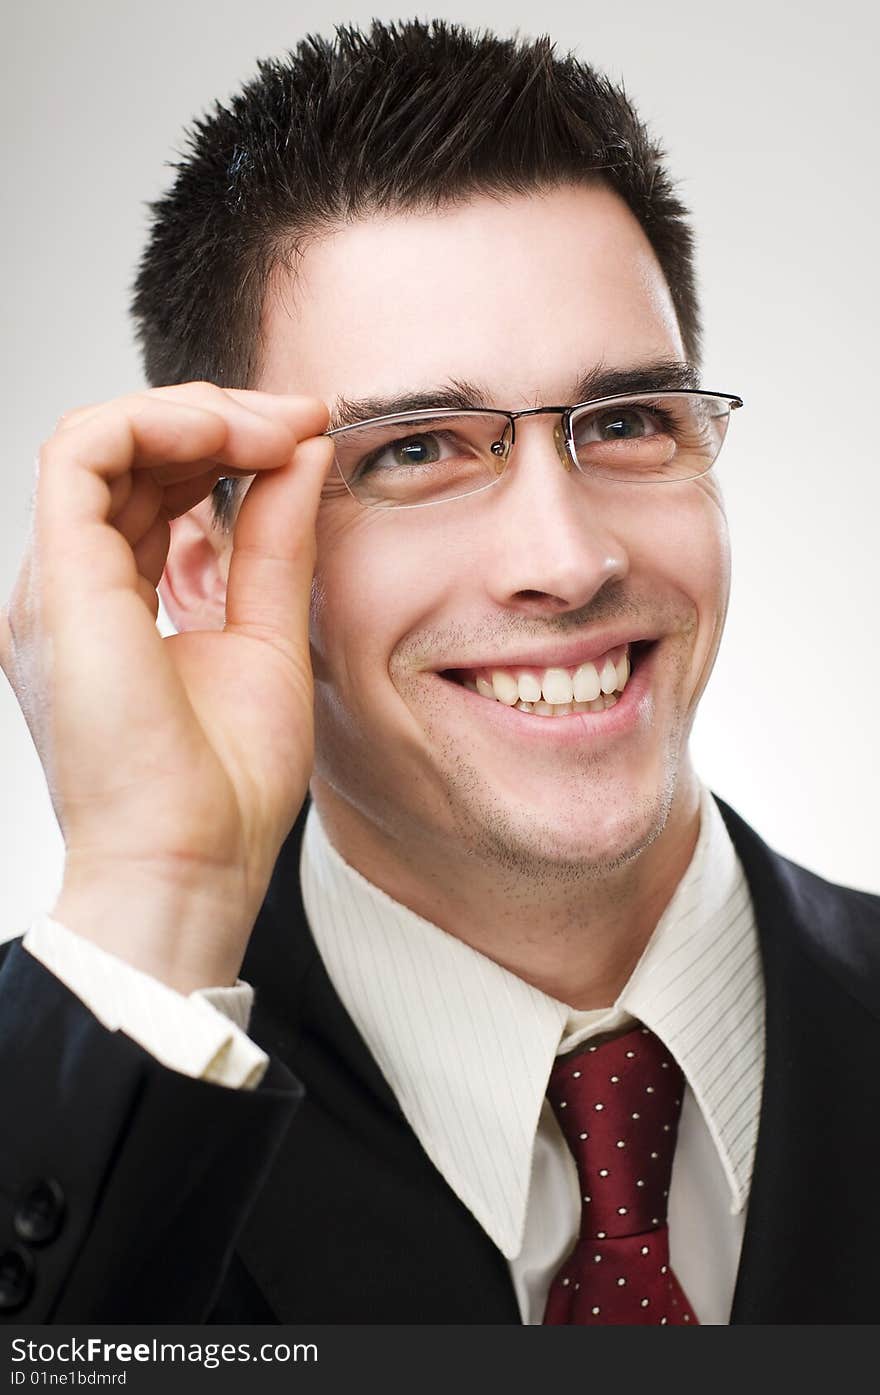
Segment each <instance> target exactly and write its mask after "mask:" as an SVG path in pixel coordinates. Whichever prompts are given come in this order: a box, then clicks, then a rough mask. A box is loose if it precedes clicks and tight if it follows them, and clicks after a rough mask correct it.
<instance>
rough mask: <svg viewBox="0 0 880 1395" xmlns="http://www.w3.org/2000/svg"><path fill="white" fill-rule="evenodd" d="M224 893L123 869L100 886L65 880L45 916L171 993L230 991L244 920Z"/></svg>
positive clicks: (247, 922)
mask: <svg viewBox="0 0 880 1395" xmlns="http://www.w3.org/2000/svg"><path fill="white" fill-rule="evenodd" d="M237 904H238V901H237V899H231V897H230V894H229V888H228V887H226V888H225V889H220V888H215V887H211V888H206V887H203V886H200V887H195V886H191V885H188V884H186V882H180V881H177V880H173V879H168V878H164V877H156V876H155V875H153V874H151V873H141V872H139V871H137V870H136V869H126V871H125V874H124V875H117V874H115V873H114V872H112V871H110V870H108V871H107V873H106V875H105V876H103V877H101V878H100V879H95V878H82V877H80V876H75V877H71V876H69V875H68V874H67V873H65V878H64V882H63V885H62V888H61V891H60V893H59V896H58V899H57V901H56V902H55V905H54V906H53V908H52V910H51V911H50V912H49V914H50V915H51V917H52V919H53V920H58V921H60V922H61V924H63V925H65V926H66V927H67V928H68V929H69V930H72V931H73V932H74V933H75V934H77V935H80V936H82V938H83V939H86V940H90V941H91V942H92V943H93V944H96V945H98V946H99V947H100V948H101V949H103V950H105V951H106V952H107V953H108V954H113V955H115V956H116V958H118V959H122V960H124V961H125V962H126V963H128V964H131V965H132V966H133V967H134V968H136V969H139V970H140V971H141V973H145V974H149V975H150V977H152V978H155V979H158V980H159V981H160V982H161V983H164V984H166V985H167V986H168V987H169V988H173V989H174V990H175V991H176V992H178V993H182V994H188V993H192V992H194V991H195V990H196V989H198V988H223V987H231V986H232V985H233V984H234V983H235V981H236V979H237V977H238V971H239V969H240V968H241V963H242V960H243V958H244V952H245V949H246V948H247V941H248V936H249V934H250V931H251V928H252V924H253V921H252V918H251V917H248V916H247V915H246V913H245V912H242V913H241V914H236V913H235V911H234V910H233V907H235V906H236V905H237Z"/></svg>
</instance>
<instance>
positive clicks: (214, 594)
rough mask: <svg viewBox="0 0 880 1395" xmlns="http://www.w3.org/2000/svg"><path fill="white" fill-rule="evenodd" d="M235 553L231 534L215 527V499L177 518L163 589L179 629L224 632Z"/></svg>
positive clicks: (174, 521)
mask: <svg viewBox="0 0 880 1395" xmlns="http://www.w3.org/2000/svg"><path fill="white" fill-rule="evenodd" d="M231 554H232V536H231V534H230V533H226V532H223V531H221V530H220V529H219V528H215V527H213V526H212V522H211V500H210V498H207V499H203V500H202V501H201V503H199V504H197V505H196V507H195V508H194V509H190V511H189V513H184V514H181V515H180V517H179V518H175V519H172V521H171V546H170V548H169V550H168V560H167V561H166V563H165V571H164V573H163V575H162V579H161V581H160V582H159V588H158V590H159V595H160V596H161V597H162V604H163V605H164V607H165V609H166V611H167V612H168V615H169V617H170V619H171V621H172V622H173V624H174V626H175V628H176V629H177V630H178V631H183V630H222V629H223V626H224V624H225V623H226V582H227V579H228V577H229V562H230V557H231Z"/></svg>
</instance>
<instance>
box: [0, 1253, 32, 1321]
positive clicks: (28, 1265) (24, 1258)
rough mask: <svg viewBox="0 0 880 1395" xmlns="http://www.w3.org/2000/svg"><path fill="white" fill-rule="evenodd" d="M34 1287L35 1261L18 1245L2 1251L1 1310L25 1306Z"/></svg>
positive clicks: (7, 1311)
mask: <svg viewBox="0 0 880 1395" xmlns="http://www.w3.org/2000/svg"><path fill="white" fill-rule="evenodd" d="M33 1287H34V1262H33V1260H32V1259H31V1257H30V1255H28V1254H26V1253H25V1251H24V1250H20V1249H19V1248H18V1246H17V1245H16V1247H15V1248H14V1249H11V1250H3V1251H2V1253H0V1312H3V1313H14V1312H17V1310H18V1309H19V1308H23V1307H24V1305H25V1303H26V1302H27V1301H28V1299H29V1298H30V1296H31V1292H32V1290H33Z"/></svg>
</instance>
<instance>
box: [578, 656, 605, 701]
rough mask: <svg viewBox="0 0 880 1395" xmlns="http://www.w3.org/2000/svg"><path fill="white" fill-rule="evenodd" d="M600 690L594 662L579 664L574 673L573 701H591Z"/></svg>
mask: <svg viewBox="0 0 880 1395" xmlns="http://www.w3.org/2000/svg"><path fill="white" fill-rule="evenodd" d="M601 691H602V688H601V685H600V683H599V675H598V673H597V672H596V665H595V664H581V666H580V668H579V669H576V670H575V675H574V699H575V702H592V701H593V699H594V698H597V697H598V696H599V694H600V692H601Z"/></svg>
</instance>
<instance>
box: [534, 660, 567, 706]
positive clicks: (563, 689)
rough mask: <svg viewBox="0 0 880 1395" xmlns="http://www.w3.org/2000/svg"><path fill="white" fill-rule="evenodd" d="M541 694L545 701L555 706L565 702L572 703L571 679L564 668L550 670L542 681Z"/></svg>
mask: <svg viewBox="0 0 880 1395" xmlns="http://www.w3.org/2000/svg"><path fill="white" fill-rule="evenodd" d="M541 693H542V694H543V697H544V701H545V702H550V703H552V704H553V705H554V707H555V706H557V705H558V704H560V703H564V702H571V698H572V691H571V679H570V678H569V676H568V674H567V673H566V671H565V669H564V668H548V669H547V671H546V673H545V674H544V677H543V679H542V681H541Z"/></svg>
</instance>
